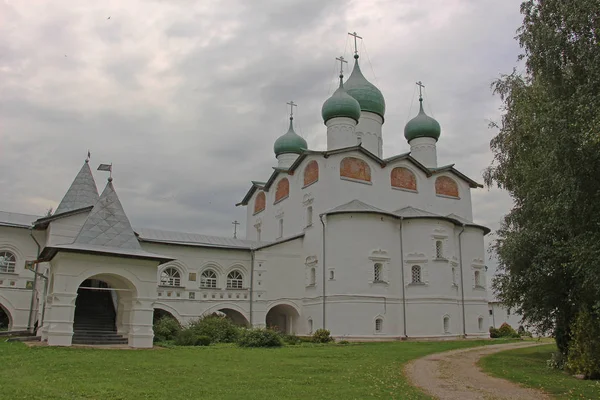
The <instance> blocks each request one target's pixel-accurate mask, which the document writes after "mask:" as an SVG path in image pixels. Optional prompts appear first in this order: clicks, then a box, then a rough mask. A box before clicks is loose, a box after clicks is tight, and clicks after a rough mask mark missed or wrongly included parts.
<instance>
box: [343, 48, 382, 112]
mask: <svg viewBox="0 0 600 400" xmlns="http://www.w3.org/2000/svg"><path fill="white" fill-rule="evenodd" d="M344 87H345V88H346V92H348V94H349V95H350V96H352V97H354V98H355V99H356V100H357V101H358V104H359V105H360V109H361V110H362V111H369V112H372V113H375V114H378V115H379V116H381V118H383V117H384V115H385V100H384V98H383V95H382V94H381V91H380V90H379V89H377V88H376V87H375V85H373V84H372V83H371V82H369V81H368V80H367V78H365V77H364V75H363V74H362V72H361V71H360V67H359V66H358V54H356V55H354V69H353V70H352V74H350V78H348V80H347V81H346V84H345V85H344Z"/></svg>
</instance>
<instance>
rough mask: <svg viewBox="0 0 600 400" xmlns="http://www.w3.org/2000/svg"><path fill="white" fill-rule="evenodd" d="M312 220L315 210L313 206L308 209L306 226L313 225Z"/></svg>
mask: <svg viewBox="0 0 600 400" xmlns="http://www.w3.org/2000/svg"><path fill="white" fill-rule="evenodd" d="M312 219H313V208H312V206H308V207H306V226H311V225H312Z"/></svg>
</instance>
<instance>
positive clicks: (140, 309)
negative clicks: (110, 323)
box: [129, 297, 156, 348]
mask: <svg viewBox="0 0 600 400" xmlns="http://www.w3.org/2000/svg"><path fill="white" fill-rule="evenodd" d="M155 300H156V299H155V298H143V297H138V298H134V299H133V300H132V306H131V311H130V314H131V316H130V327H129V347H133V348H152V341H153V339H154V331H153V330H152V319H153V317H154V308H153V307H152V304H153V303H154V301H155Z"/></svg>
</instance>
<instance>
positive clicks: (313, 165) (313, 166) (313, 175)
mask: <svg viewBox="0 0 600 400" xmlns="http://www.w3.org/2000/svg"><path fill="white" fill-rule="evenodd" d="M318 180H319V164H318V163H317V162H316V161H315V160H312V161H311V162H309V163H308V164H307V165H306V168H304V186H308V185H310V184H311V183H315V182H316V181H318Z"/></svg>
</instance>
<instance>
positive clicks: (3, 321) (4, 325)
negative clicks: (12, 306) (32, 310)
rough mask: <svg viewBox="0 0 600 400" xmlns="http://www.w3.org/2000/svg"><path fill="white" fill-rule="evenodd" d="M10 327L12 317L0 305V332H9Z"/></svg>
mask: <svg viewBox="0 0 600 400" xmlns="http://www.w3.org/2000/svg"><path fill="white" fill-rule="evenodd" d="M11 327H12V317H11V315H10V313H9V312H8V310H7V309H6V308H4V306H3V305H2V304H0V332H2V331H9V330H10V329H11Z"/></svg>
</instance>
